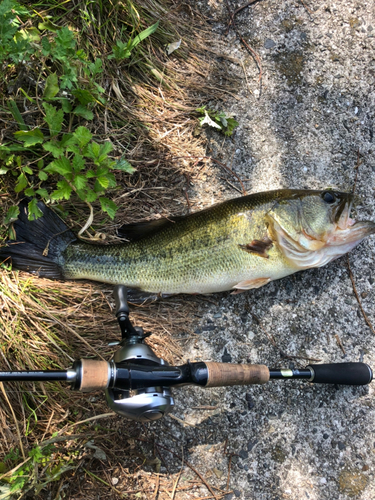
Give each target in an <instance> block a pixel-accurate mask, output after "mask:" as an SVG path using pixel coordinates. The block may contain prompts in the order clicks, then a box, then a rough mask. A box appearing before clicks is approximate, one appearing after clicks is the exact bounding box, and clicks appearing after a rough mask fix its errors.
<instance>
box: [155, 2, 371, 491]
mask: <svg viewBox="0 0 375 500" xmlns="http://www.w3.org/2000/svg"><path fill="white" fill-rule="evenodd" d="M307 3H308V5H307ZM239 6H240V3H238V4H237V3H236V4H233V5H232V9H235V8H237V7H239ZM195 8H197V9H199V10H201V11H203V13H204V14H205V15H206V16H208V18H209V19H210V20H211V27H212V30H213V33H214V34H215V37H216V38H217V40H218V44H219V42H220V51H223V52H225V53H226V54H227V55H230V56H231V57H232V58H234V62H230V63H228V64H229V65H230V66H229V70H230V71H231V72H232V73H233V74H236V75H238V78H239V79H240V80H241V87H240V89H239V91H237V90H234V91H233V96H229V95H228V96H227V98H226V100H225V102H222V103H214V102H213V103H210V104H209V107H210V106H211V107H215V108H216V109H219V108H220V109H224V110H225V111H228V112H229V111H230V112H233V113H235V115H236V117H237V120H238V121H239V122H240V125H239V127H238V128H237V129H236V132H235V134H234V136H233V138H231V139H226V140H225V141H223V136H222V135H220V134H219V133H218V132H215V131H213V132H207V134H208V136H209V137H210V139H209V146H210V148H211V153H210V154H212V156H213V157H215V158H218V159H220V161H222V162H224V163H226V164H227V165H228V166H230V165H231V168H232V170H233V172H235V173H236V174H237V175H238V176H240V177H241V178H242V179H244V184H245V186H246V189H247V191H248V192H249V193H250V192H257V191H262V190H269V189H274V188H279V187H290V188H315V189H323V188H326V187H334V188H337V189H340V190H342V191H350V190H351V189H352V188H353V185H354V182H355V178H356V176H357V171H356V168H355V167H356V164H357V157H358V153H359V155H360V160H361V164H360V166H359V168H358V179H357V182H356V194H357V205H356V214H358V217H359V218H362V219H371V220H374V219H375V212H374V210H375V199H374V194H375V191H374V190H375V142H374V114H375V103H374V99H375V89H374V80H375V78H374V76H375V56H374V54H375V52H374V49H375V12H374V4H373V3H372V2H361V1H359V0H352V1H348V0H342V1H340V2H334V1H331V0H327V1H324V2H322V1H319V2H297V1H288V2H277V1H276V0H266V1H262V2H259V3H257V4H255V5H253V6H251V7H248V8H246V9H244V10H243V11H242V12H241V13H239V14H238V15H237V16H236V23H237V26H238V30H239V31H240V33H241V34H242V36H243V37H244V38H245V40H246V41H247V42H248V43H249V44H250V45H251V46H252V47H253V48H254V49H255V50H256V51H257V52H258V53H259V56H260V58H261V61H262V68H263V77H262V85H261V86H260V84H259V81H258V71H257V67H256V64H255V62H254V60H253V59H252V58H251V57H250V56H249V54H248V53H247V51H246V50H245V48H244V47H243V46H242V45H241V43H240V42H239V39H238V37H237V36H236V34H235V32H234V31H233V28H231V29H229V32H228V34H226V28H227V22H228V13H227V10H226V6H225V3H221V2H218V1H215V0H213V1H210V2H208V3H207V2H203V1H202V2H196V3H195ZM308 9H309V10H308ZM223 42H225V43H223ZM224 60H225V58H224ZM236 61H237V62H236ZM244 72H246V77H245V73H244ZM215 168H216V167H215ZM223 175H224V174H223V171H222V170H219V169H217V170H213V171H212V172H208V174H207V181H206V182H203V181H202V183H201V184H197V185H196V186H195V188H194V189H195V192H194V195H193V196H192V200H193V203H195V205H194V206H195V208H198V207H200V206H207V205H209V204H210V203H212V202H216V201H219V200H221V199H223V198H230V197H235V196H237V195H238V193H237V192H236V191H235V190H233V189H232V188H231V187H230V185H229V184H228V183H226V181H223V180H222V179H221V177H223ZM225 175H227V174H225ZM227 178H228V180H229V181H230V183H231V184H235V185H236V186H237V187H240V186H239V184H238V183H237V182H236V179H235V178H234V177H233V178H231V177H230V176H228V177H227ZM374 258H375V238H369V239H367V240H366V241H364V242H363V243H362V244H361V245H360V246H359V247H357V248H356V249H355V250H354V251H353V252H352V253H351V255H350V264H351V269H352V271H353V275H354V277H355V283H356V287H357V290H358V293H359V294H360V297H361V300H362V304H363V308H364V310H365V311H366V313H367V315H368V317H369V319H370V320H371V321H372V322H373V323H374V324H375V306H374V297H375V268H374ZM251 313H252V314H251ZM253 315H256V317H257V318H259V320H260V322H261V325H259V324H258V323H257V321H256V320H255V319H254V316H253ZM195 328H196V337H195V338H194V339H193V341H192V342H191V343H190V345H189V346H188V348H187V349H186V359H190V360H196V361H198V360H210V361H231V362H234V363H240V362H244V363H247V362H250V363H264V364H266V365H267V366H275V365H276V366H284V367H288V366H289V365H290V364H293V365H294V366H298V367H302V366H305V365H306V364H308V362H307V361H305V360H303V359H301V358H298V357H299V356H300V357H305V358H316V359H319V360H321V362H342V361H360V360H361V361H362V360H363V361H365V362H366V363H368V364H369V365H371V366H372V367H373V368H375V337H374V334H373V333H372V332H371V331H370V329H369V327H368V326H367V325H366V323H365V321H364V318H363V316H362V313H361V311H360V309H359V306H358V302H357V300H356V297H355V295H354V292H353V286H352V283H351V280H350V277H349V273H348V269H347V260H346V257H344V258H341V259H339V260H337V261H336V262H333V263H331V264H329V265H328V266H327V267H324V268H322V269H315V270H309V271H305V272H303V273H299V274H296V275H294V276H291V277H289V278H285V279H283V280H280V281H276V282H273V283H271V284H269V285H268V286H265V287H263V288H261V289H258V290H252V291H250V292H247V293H244V294H241V295H237V296H231V295H229V294H219V295H217V296H214V297H213V298H212V301H210V302H207V301H202V306H201V311H200V313H199V317H197V321H196V326H195ZM266 332H267V333H268V336H267V334H266ZM270 335H272V336H273V338H274V340H275V344H276V346H275V345H273V343H272V342H271V341H270V338H269V336H270ZM336 336H338V337H336ZM337 338H339V339H340V341H341V343H342V346H343V350H344V351H345V354H344V352H343V350H342V349H341V348H340V346H339V345H338V342H337ZM281 353H287V354H288V355H290V356H297V358H296V359H282V356H281ZM175 399H176V410H175V412H174V415H175V416H177V417H178V418H180V419H181V420H183V421H185V422H187V424H190V425H185V426H183V425H182V424H181V423H180V422H178V421H176V420H173V419H171V418H166V419H165V420H164V421H162V422H159V423H157V424H153V426H152V428H153V432H155V434H157V435H158V439H159V442H161V443H169V442H170V443H173V442H174V445H173V446H174V447H175V449H176V450H181V446H183V447H184V454H185V455H184V456H185V458H186V459H187V460H188V461H189V462H190V463H191V464H193V465H194V466H195V467H196V468H197V469H199V471H200V472H201V473H202V474H203V475H205V477H207V478H209V481H210V482H211V483H212V484H214V485H216V486H218V487H222V486H225V484H226V480H227V470H228V464H229V460H230V456H231V455H230V453H232V452H233V453H235V455H233V456H232V459H231V476H230V490H231V491H232V492H231V493H228V494H227V496H226V497H225V498H226V500H229V499H235V498H239V499H254V500H278V499H280V500H281V499H290V500H302V499H306V500H308V499H309V500H331V499H332V500H333V499H335V500H344V499H347V498H357V499H361V500H371V499H374V498H375V486H374V481H373V479H374V453H375V436H374V423H375V411H374V383H373V385H370V386H366V387H336V386H323V385H322V386H319V385H312V384H309V383H302V382H297V381H289V382H288V381H285V382H284V381H282V382H281V381H280V382H270V383H269V384H267V385H265V386H254V387H234V388H230V389H211V390H205V391H204V390H199V389H196V390H194V389H192V388H185V389H182V390H179V391H175ZM206 405H209V406H210V407H212V408H213V409H209V410H207V409H202V408H199V407H202V406H206ZM192 426H194V427H192ZM225 451H226V453H225ZM178 466H179V465H178V463H177V462H176V470H177V469H178ZM221 473H222V474H221ZM207 494H208V492H207V490H202V491H201V492H200V493H199V495H201V496H204V495H207ZM194 495H195V493H194ZM197 495H198V493H197ZM199 495H198V496H199ZM189 498H190V497H189Z"/></svg>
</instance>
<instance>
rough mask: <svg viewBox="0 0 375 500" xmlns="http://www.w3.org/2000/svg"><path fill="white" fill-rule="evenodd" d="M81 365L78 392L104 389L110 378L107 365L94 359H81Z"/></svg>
mask: <svg viewBox="0 0 375 500" xmlns="http://www.w3.org/2000/svg"><path fill="white" fill-rule="evenodd" d="M81 363H82V364H81V384H80V386H79V388H78V390H80V391H82V392H90V391H97V390H99V389H106V388H107V386H108V382H109V376H110V369H109V363H108V362H107V361H99V360H96V359H81Z"/></svg>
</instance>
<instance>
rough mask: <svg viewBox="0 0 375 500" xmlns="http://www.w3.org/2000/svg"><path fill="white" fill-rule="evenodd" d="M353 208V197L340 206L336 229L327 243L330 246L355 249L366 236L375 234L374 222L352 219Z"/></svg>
mask: <svg viewBox="0 0 375 500" xmlns="http://www.w3.org/2000/svg"><path fill="white" fill-rule="evenodd" d="M352 206H353V196H352V195H350V196H349V197H348V199H347V200H345V201H344V202H343V203H342V204H340V205H339V206H338V209H337V212H336V214H335V222H336V228H335V230H334V232H333V234H332V235H331V237H330V238H329V239H328V241H327V243H328V245H335V246H336V245H348V246H350V247H351V248H354V247H355V246H357V245H358V244H359V243H360V242H361V241H362V240H363V239H364V238H365V237H366V236H369V235H371V234H374V233H375V223H374V222H372V221H357V220H355V219H352V218H351V217H350V212H351V209H352ZM351 248H350V249H351ZM347 251H348V250H347Z"/></svg>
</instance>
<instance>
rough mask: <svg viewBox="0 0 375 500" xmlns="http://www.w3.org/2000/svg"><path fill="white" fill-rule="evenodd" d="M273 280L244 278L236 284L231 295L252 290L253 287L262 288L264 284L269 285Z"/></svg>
mask: <svg viewBox="0 0 375 500" xmlns="http://www.w3.org/2000/svg"><path fill="white" fill-rule="evenodd" d="M270 281H271V278H254V279H252V280H244V281H240V282H239V283H237V285H234V287H233V288H234V289H235V290H234V291H233V292H232V294H231V295H237V294H238V293H242V292H246V290H251V289H252V288H260V287H261V286H263V285H267V283H269V282H270Z"/></svg>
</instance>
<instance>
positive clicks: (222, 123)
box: [196, 106, 239, 137]
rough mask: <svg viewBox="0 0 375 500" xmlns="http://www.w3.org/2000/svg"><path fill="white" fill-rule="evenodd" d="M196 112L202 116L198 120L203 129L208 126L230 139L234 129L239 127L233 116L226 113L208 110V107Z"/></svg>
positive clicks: (198, 109)
mask: <svg viewBox="0 0 375 500" xmlns="http://www.w3.org/2000/svg"><path fill="white" fill-rule="evenodd" d="M196 111H197V112H198V113H199V114H201V115H202V116H200V117H199V118H198V120H199V124H200V126H201V127H203V125H208V126H209V127H213V128H216V129H218V130H220V131H221V132H223V134H224V135H226V136H227V137H230V136H231V135H232V134H233V131H234V129H235V128H236V127H238V125H239V123H238V121H236V120H235V119H234V118H233V115H232V114H231V113H226V112H225V111H214V110H212V109H206V106H202V107H201V108H197V109H196Z"/></svg>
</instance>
